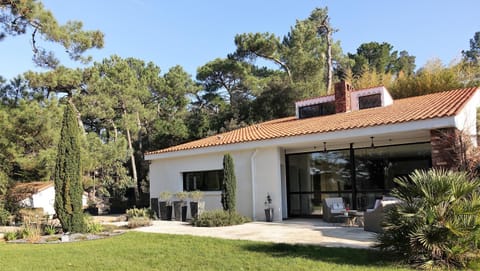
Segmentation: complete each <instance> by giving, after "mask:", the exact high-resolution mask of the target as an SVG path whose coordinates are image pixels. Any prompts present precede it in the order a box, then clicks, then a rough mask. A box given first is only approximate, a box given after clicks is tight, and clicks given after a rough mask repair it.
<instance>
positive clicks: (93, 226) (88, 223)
mask: <svg viewBox="0 0 480 271" xmlns="http://www.w3.org/2000/svg"><path fill="white" fill-rule="evenodd" d="M84 220H85V222H84V223H85V231H86V232H87V233H93V234H95V233H99V232H102V231H103V225H102V224H100V223H98V222H95V220H93V218H92V217H91V216H89V215H86V216H84Z"/></svg>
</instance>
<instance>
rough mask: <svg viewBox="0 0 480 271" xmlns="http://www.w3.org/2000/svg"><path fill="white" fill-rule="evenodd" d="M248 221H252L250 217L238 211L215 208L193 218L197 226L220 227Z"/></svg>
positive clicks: (194, 224)
mask: <svg viewBox="0 0 480 271" xmlns="http://www.w3.org/2000/svg"><path fill="white" fill-rule="evenodd" d="M246 222H250V219H249V218H247V217H244V216H242V215H240V214H238V213H236V212H230V211H225V210H213V211H206V212H203V213H202V214H201V215H199V216H198V218H195V219H193V221H192V224H193V226H195V227H220V226H231V225H239V224H243V223H246Z"/></svg>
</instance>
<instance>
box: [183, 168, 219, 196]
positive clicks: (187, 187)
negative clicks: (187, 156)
mask: <svg viewBox="0 0 480 271" xmlns="http://www.w3.org/2000/svg"><path fill="white" fill-rule="evenodd" d="M212 173H214V174H217V178H218V183H217V185H216V186H210V187H209V186H208V181H207V179H208V178H209V176H208V175H209V174H212ZM192 175H197V176H195V177H199V178H200V180H196V184H190V183H189V179H188V178H189V176H192ZM223 176H224V171H223V169H214V170H202V171H187V172H182V179H183V190H184V191H195V190H200V191H204V192H211V191H221V190H222V184H223Z"/></svg>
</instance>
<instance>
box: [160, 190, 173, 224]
mask: <svg viewBox="0 0 480 271" xmlns="http://www.w3.org/2000/svg"><path fill="white" fill-rule="evenodd" d="M171 198H172V193H170V192H168V191H163V192H162V193H160V200H161V201H160V202H159V205H160V219H162V220H172V202H171V201H170V199H171Z"/></svg>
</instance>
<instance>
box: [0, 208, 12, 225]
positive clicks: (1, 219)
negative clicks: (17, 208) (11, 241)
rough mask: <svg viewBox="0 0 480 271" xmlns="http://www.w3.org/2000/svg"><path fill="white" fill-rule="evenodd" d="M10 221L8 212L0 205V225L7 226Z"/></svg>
mask: <svg viewBox="0 0 480 271" xmlns="http://www.w3.org/2000/svg"><path fill="white" fill-rule="evenodd" d="M10 220H11V214H10V212H9V211H7V210H5V209H4V207H3V205H0V225H2V226H5V225H9V224H10Z"/></svg>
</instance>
